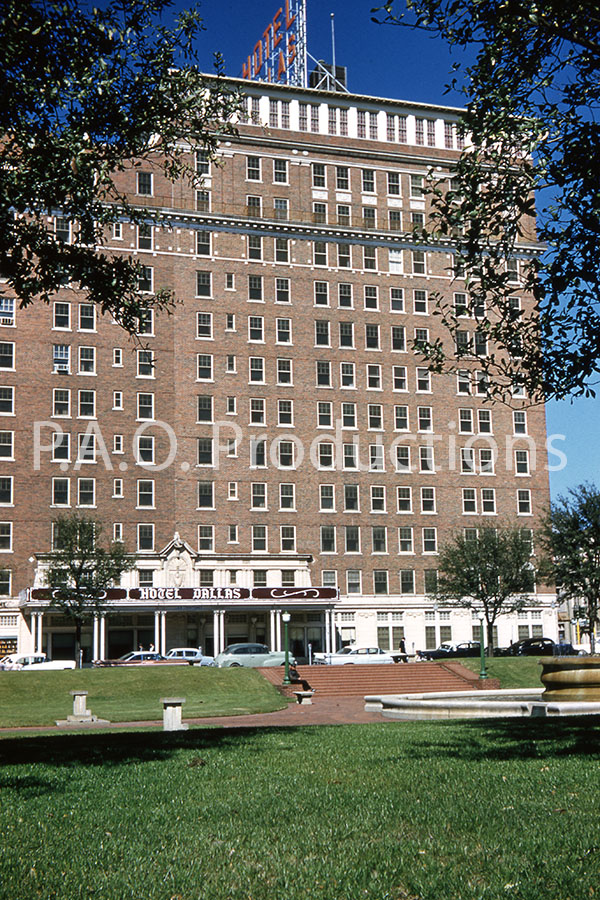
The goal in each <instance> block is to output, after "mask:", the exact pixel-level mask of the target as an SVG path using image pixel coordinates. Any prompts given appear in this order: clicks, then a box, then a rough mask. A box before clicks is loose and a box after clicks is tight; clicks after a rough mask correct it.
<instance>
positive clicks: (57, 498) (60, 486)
mask: <svg viewBox="0 0 600 900" xmlns="http://www.w3.org/2000/svg"><path fill="white" fill-rule="evenodd" d="M6 481H9V482H10V488H11V491H12V479H4V478H0V503H6V501H4V500H3V499H2V498H3V496H6V485H5V484H3V482H6ZM70 489H71V482H70V480H69V479H68V478H53V479H52V506H69V505H70ZM8 502H9V503H10V502H12V501H10V500H9V501H8Z"/></svg>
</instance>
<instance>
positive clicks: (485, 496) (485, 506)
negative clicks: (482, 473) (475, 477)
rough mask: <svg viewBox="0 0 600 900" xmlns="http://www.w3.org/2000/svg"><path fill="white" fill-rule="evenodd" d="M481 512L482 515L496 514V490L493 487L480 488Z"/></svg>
mask: <svg viewBox="0 0 600 900" xmlns="http://www.w3.org/2000/svg"><path fill="white" fill-rule="evenodd" d="M481 512H482V513H483V514H484V515H495V514H496V491H495V489H494V488H482V490H481Z"/></svg>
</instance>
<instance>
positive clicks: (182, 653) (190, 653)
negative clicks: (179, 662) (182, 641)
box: [167, 647, 215, 666]
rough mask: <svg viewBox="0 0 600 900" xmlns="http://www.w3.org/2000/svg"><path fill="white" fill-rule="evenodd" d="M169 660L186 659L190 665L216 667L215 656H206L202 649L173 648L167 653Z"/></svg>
mask: <svg viewBox="0 0 600 900" xmlns="http://www.w3.org/2000/svg"><path fill="white" fill-rule="evenodd" d="M167 659H184V660H185V661H186V662H189V663H190V665H196V666H214V664H215V658H214V656H204V654H203V653H202V650H201V649H200V647H173V649H172V650H169V652H168V653H167Z"/></svg>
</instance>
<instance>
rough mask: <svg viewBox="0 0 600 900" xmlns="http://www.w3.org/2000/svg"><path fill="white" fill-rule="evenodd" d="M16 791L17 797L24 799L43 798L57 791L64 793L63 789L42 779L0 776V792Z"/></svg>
mask: <svg viewBox="0 0 600 900" xmlns="http://www.w3.org/2000/svg"><path fill="white" fill-rule="evenodd" d="M8 789H10V790H13V791H17V793H18V795H20V796H21V797H23V798H24V799H27V800H29V799H31V798H32V797H44V796H46V795H47V794H55V793H56V792H57V790H58V791H60V792H61V793H62V792H63V791H64V787H58V788H57V786H56V784H53V783H52V782H50V781H48V780H46V779H44V778H35V777H33V776H32V775H12V776H11V775H3V776H0V791H3V790H8Z"/></svg>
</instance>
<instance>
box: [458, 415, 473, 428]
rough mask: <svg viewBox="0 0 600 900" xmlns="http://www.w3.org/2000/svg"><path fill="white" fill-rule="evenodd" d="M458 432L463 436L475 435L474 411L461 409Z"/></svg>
mask: <svg viewBox="0 0 600 900" xmlns="http://www.w3.org/2000/svg"><path fill="white" fill-rule="evenodd" d="M458 430H459V432H460V433H461V434H473V410H472V409H459V411H458Z"/></svg>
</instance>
